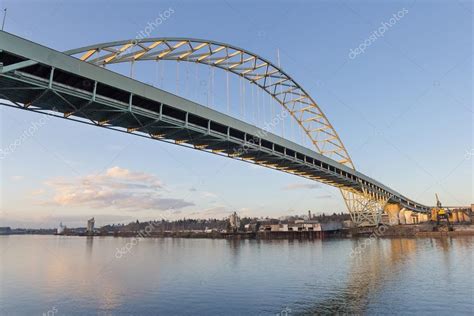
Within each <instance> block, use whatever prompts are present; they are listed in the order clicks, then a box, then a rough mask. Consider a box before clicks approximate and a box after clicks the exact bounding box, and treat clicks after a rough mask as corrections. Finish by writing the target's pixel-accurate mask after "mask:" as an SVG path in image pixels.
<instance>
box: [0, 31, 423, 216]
mask: <svg viewBox="0 0 474 316" xmlns="http://www.w3.org/2000/svg"><path fill="white" fill-rule="evenodd" d="M0 50H1V53H0V62H2V63H3V67H2V68H1V71H0V98H4V99H7V100H9V101H11V102H13V103H14V104H15V105H14V106H16V107H19V108H22V109H26V110H30V111H38V112H42V111H47V112H48V113H50V114H53V115H61V116H63V117H65V118H68V119H73V120H78V121H81V122H84V123H89V124H94V125H97V126H101V127H106V128H112V129H116V130H120V131H124V132H128V133H133V134H136V135H140V136H146V137H151V138H154V139H158V140H163V141H172V142H175V143H177V144H180V145H184V146H192V147H194V148H196V149H200V150H205V151H210V152H213V153H218V154H221V155H225V156H227V157H231V158H235V159H243V160H247V161H250V162H254V163H257V164H260V165H263V166H266V167H270V168H274V169H277V170H280V171H284V172H288V173H293V174H296V175H299V176H302V177H305V178H309V179H312V180H316V181H320V182H324V183H327V184H330V185H333V186H337V187H342V188H345V189H348V190H353V191H357V192H362V188H363V187H364V188H366V189H368V190H370V191H371V192H376V193H377V194H379V195H383V196H386V197H389V198H390V200H391V201H393V202H397V203H400V204H401V205H402V206H404V207H405V208H407V209H410V210H414V211H417V212H428V211H429V210H430V208H429V207H427V206H424V205H421V204H418V203H416V202H414V201H411V200H409V199H408V198H406V197H404V196H402V195H401V194H399V193H398V192H396V191H394V190H392V189H390V188H388V187H386V186H384V185H382V184H381V183H379V182H377V181H375V180H373V179H371V178H370V177H367V176H365V175H363V174H362V173H360V172H357V171H355V170H353V169H351V168H348V167H347V166H345V165H343V164H340V163H338V162H336V161H334V160H332V159H330V158H327V157H325V156H323V155H321V154H318V153H316V152H314V151H312V150H310V149H308V148H306V147H303V146H300V145H298V144H296V143H293V142H291V141H288V140H286V139H284V138H281V137H279V136H277V135H274V134H272V133H270V132H267V131H264V130H262V129H259V128H257V127H255V126H253V125H250V124H248V123H245V122H243V121H240V120H237V119H235V118H232V117H230V116H227V115H225V114H222V113H220V112H217V111H215V110H212V109H209V108H206V107H204V106H202V105H199V104H197V103H194V102H191V101H189V100H186V99H184V98H181V97H178V96H176V95H173V94H171V93H168V92H166V91H163V90H160V89H157V88H154V87H151V86H149V85H146V84H144V83H141V82H138V81H136V80H133V79H130V78H127V77H124V76H121V75H119V74H117V73H114V72H111V71H109V70H106V69H104V68H101V67H97V66H94V65H90V64H88V63H85V62H82V61H80V60H78V59H75V58H73V57H70V56H67V55H65V54H63V53H60V52H58V51H54V50H52V49H49V48H46V47H43V46H41V45H39V44H36V43H32V42H29V41H27V40H24V39H21V38H19V37H16V36H13V35H11V34H8V33H5V32H0ZM5 105H6V104H5Z"/></svg>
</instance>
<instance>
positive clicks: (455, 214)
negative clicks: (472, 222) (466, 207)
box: [449, 211, 464, 224]
mask: <svg viewBox="0 0 474 316" xmlns="http://www.w3.org/2000/svg"><path fill="white" fill-rule="evenodd" d="M458 214H459V213H458V211H453V212H452V213H451V214H449V221H450V222H451V223H453V224H455V223H459V215H458ZM461 216H462V215H461ZM463 219H464V218H463Z"/></svg>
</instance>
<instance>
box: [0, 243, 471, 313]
mask: <svg viewBox="0 0 474 316" xmlns="http://www.w3.org/2000/svg"><path fill="white" fill-rule="evenodd" d="M358 245H359V246H358ZM473 245H474V237H453V238H448V237H447V238H418V239H416V238H413V239H409V238H407V239H400V238H397V239H376V240H370V241H369V240H364V239H359V240H354V239H338V240H335V239H326V240H323V241H321V240H316V241H286V240H285V241H276V240H273V241H256V240H244V241H237V240H212V239H171V238H164V239H160V238H156V239H155V238H145V239H144V238H141V239H133V238H113V237H93V238H87V237H60V236H33V235H30V236H27V235H24V236H0V254H1V259H0V260H1V261H0V263H1V264H0V277H1V288H0V314H1V315H43V314H45V315H54V316H56V315H86V314H92V315H97V314H99V315H156V314H160V315H202V314H205V315H224V314H226V315H227V314H232V315H256V314H259V315H277V314H280V315H297V314H327V313H349V314H404V315H407V314H426V315H428V314H430V315H440V314H444V315H447V314H451V315H459V314H465V315H468V314H470V315H472V314H473V313H474V307H473V304H474V303H473V302H474V298H473V295H474V280H473V272H474V271H473V270H474V269H473V250H474V246H473Z"/></svg>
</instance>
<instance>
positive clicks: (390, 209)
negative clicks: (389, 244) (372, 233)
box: [384, 203, 400, 226]
mask: <svg viewBox="0 0 474 316" xmlns="http://www.w3.org/2000/svg"><path fill="white" fill-rule="evenodd" d="M384 211H385V213H387V215H388V223H389V225H390V226H394V225H400V216H399V215H400V205H399V204H394V203H390V204H387V205H385V207H384Z"/></svg>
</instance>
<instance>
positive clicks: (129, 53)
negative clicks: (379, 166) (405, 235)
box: [65, 37, 386, 224]
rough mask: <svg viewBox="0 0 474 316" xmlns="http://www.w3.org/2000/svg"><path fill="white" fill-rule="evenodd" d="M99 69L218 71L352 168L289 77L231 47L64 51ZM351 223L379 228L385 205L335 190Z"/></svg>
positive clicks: (188, 44) (119, 46) (162, 42)
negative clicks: (133, 66) (141, 66)
mask: <svg viewBox="0 0 474 316" xmlns="http://www.w3.org/2000/svg"><path fill="white" fill-rule="evenodd" d="M65 53H66V54H68V55H71V56H74V57H77V58H79V59H80V60H82V61H86V62H89V63H92V64H95V65H98V66H104V67H105V66H106V65H110V64H118V63H134V62H138V61H159V60H172V61H177V62H181V61H184V62H193V63H199V64H203V65H208V66H212V67H216V68H220V69H222V70H224V71H227V72H230V73H233V74H235V75H237V76H239V77H242V78H244V79H245V80H247V81H249V82H250V83H252V84H255V85H256V86H258V87H259V88H260V89H262V90H263V91H265V92H266V93H268V94H269V95H270V96H271V97H272V98H273V99H274V100H275V101H276V102H277V103H279V104H280V105H281V106H282V107H283V108H284V109H285V110H286V111H288V113H289V114H290V115H291V116H292V118H293V119H295V121H296V122H297V124H298V125H299V126H300V127H301V128H302V129H303V131H304V133H305V134H306V135H307V137H308V138H309V139H310V141H311V143H312V144H313V145H314V148H315V149H316V151H317V152H318V153H320V154H322V155H324V156H326V157H328V158H331V159H333V160H335V161H337V162H339V163H341V164H344V165H346V166H348V167H350V168H352V169H355V166H354V164H353V162H352V159H351V158H350V156H349V153H348V152H347V150H346V148H345V147H344V145H343V143H342V141H341V139H340V137H339V135H338V134H337V132H336V130H335V129H334V127H333V126H332V124H331V123H330V122H329V120H328V118H327V117H326V115H325V114H324V113H323V112H322V110H321V108H320V107H319V105H318V104H317V103H316V101H314V99H313V98H312V97H311V96H310V95H309V94H308V93H307V92H306V91H305V90H304V89H303V87H302V86H301V85H300V84H298V83H297V82H296V81H295V80H294V79H293V78H292V77H291V76H290V75H288V74H287V73H286V72H285V71H283V70H282V69H281V68H280V67H278V66H277V65H275V64H273V63H272V62H270V61H269V60H267V59H265V58H263V57H261V56H259V55H257V54H255V53H252V52H250V51H248V50H245V49H242V48H239V47H237V46H234V45H230V44H226V43H220V42H216V41H209V40H203V39H193V38H171V37H162V38H147V39H140V40H137V39H134V40H123V41H116V42H108V43H100V44H95V45H91V46H86V47H81V48H77V49H72V50H69V51H66V52H65ZM340 191H341V193H342V196H343V198H344V201H345V203H346V206H347V208H348V209H349V212H350V214H351V216H352V220H353V221H354V222H355V223H356V224H361V223H362V222H369V223H370V224H378V222H379V220H380V211H381V209H382V208H383V204H385V203H386V200H380V199H379V198H377V197H376V196H374V195H373V194H371V193H368V192H367V193H366V194H360V193H355V192H353V191H348V190H346V189H343V188H340Z"/></svg>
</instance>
